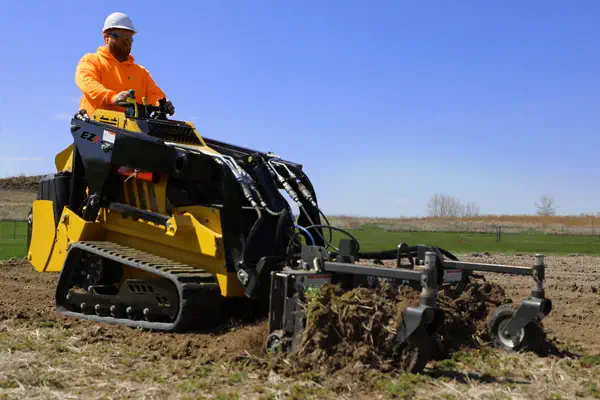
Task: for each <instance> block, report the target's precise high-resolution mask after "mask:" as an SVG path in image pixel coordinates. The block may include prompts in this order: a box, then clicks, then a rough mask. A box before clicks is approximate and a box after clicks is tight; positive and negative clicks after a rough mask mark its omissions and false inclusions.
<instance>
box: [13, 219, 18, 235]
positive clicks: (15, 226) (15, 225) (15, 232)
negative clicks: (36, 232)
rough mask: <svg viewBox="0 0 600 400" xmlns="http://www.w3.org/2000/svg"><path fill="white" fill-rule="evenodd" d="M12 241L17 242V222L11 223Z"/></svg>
mask: <svg viewBox="0 0 600 400" xmlns="http://www.w3.org/2000/svg"><path fill="white" fill-rule="evenodd" d="M13 240H17V220H14V221H13Z"/></svg>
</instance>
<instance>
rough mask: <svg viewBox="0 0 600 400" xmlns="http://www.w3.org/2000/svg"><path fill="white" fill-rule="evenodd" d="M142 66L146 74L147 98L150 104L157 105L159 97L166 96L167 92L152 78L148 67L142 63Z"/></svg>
mask: <svg viewBox="0 0 600 400" xmlns="http://www.w3.org/2000/svg"><path fill="white" fill-rule="evenodd" d="M140 68H141V69H142V70H143V71H144V73H145V74H146V95H147V99H146V100H147V101H148V104H154V105H157V104H158V99H162V98H166V97H167V95H166V94H165V92H163V91H162V89H161V88H160V87H158V85H157V84H156V82H154V79H152V76H151V75H150V72H149V71H148V70H147V69H146V68H144V67H142V66H141V65H140Z"/></svg>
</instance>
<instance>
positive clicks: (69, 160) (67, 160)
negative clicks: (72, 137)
mask: <svg viewBox="0 0 600 400" xmlns="http://www.w3.org/2000/svg"><path fill="white" fill-rule="evenodd" d="M54 165H56V171H59V172H60V171H69V172H70V171H71V167H72V165H73V145H72V144H71V145H69V147H67V148H66V149H64V150H63V151H61V152H60V153H58V154H57V155H56V157H54Z"/></svg>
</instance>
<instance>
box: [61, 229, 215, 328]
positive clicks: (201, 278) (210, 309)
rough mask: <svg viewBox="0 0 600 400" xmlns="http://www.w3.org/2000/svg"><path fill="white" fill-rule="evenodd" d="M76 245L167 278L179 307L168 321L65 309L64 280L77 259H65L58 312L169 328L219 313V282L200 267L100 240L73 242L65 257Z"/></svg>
mask: <svg viewBox="0 0 600 400" xmlns="http://www.w3.org/2000/svg"><path fill="white" fill-rule="evenodd" d="M76 249H79V250H83V251H85V252H88V253H92V254H96V255H99V256H102V257H104V258H108V259H112V260H114V261H116V262H119V263H122V264H124V265H126V266H129V267H131V268H139V269H140V270H143V271H146V272H150V273H153V274H156V275H158V276H160V277H163V278H166V279H168V280H170V281H171V282H172V283H173V284H174V285H175V287H176V288H177V292H178V296H179V309H178V312H177V317H176V318H175V320H174V321H172V322H170V323H169V322H151V321H146V320H132V319H128V318H115V317H112V316H99V315H95V314H85V313H82V312H76V311H71V310H68V309H67V308H65V306H64V304H63V303H64V302H65V301H66V300H65V297H66V294H67V292H68V291H69V289H71V287H68V286H67V284H66V282H68V281H70V279H69V277H70V274H72V273H73V271H72V269H73V266H75V265H77V263H76V262H75V263H74V262H67V263H65V268H63V270H62V271H61V274H60V278H59V283H58V285H57V288H56V307H57V312H58V313H59V314H61V315H66V316H70V317H76V318H81V319H88V320H93V321H98V322H106V323H110V324H120V325H127V326H131V327H136V328H137V327H139V328H145V329H152V330H160V331H171V332H174V331H178V332H179V331H185V330H190V329H194V328H198V327H200V326H202V325H203V324H205V323H206V322H207V321H213V320H215V319H217V318H218V316H219V313H220V310H221V307H220V306H221V303H222V297H221V291H220V288H219V284H218V282H217V279H216V276H214V275H212V274H210V273H208V272H206V271H205V270H203V269H199V268H195V267H192V266H189V265H186V264H182V263H179V262H175V261H172V260H169V259H166V258H163V257H159V256H156V255H154V254H151V253H147V252H143V251H140V250H137V249H134V248H131V247H126V246H121V245H119V244H116V243H112V242H101V241H92V242H90V241H88V242H77V243H73V244H71V246H70V247H69V254H67V258H68V257H69V255H70V253H71V252H72V251H74V250H76ZM69 265H70V266H71V267H69ZM69 268H70V269H71V270H69Z"/></svg>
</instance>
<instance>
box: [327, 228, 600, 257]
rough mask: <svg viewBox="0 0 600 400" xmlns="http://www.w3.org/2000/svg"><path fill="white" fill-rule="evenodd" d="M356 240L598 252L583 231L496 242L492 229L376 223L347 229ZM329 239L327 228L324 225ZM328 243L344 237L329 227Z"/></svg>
mask: <svg viewBox="0 0 600 400" xmlns="http://www.w3.org/2000/svg"><path fill="white" fill-rule="evenodd" d="M347 231H348V232H349V233H350V234H352V235H353V236H354V237H356V239H357V240H358V241H359V242H360V249H361V251H377V250H389V249H394V248H396V247H397V246H398V245H399V244H400V243H402V242H405V243H407V244H408V245H409V246H412V245H416V244H427V245H433V246H438V247H441V248H444V249H446V250H448V251H451V252H454V253H469V252H483V251H488V252H491V253H543V254H555V255H561V254H562V255H564V254H572V253H580V254H587V255H598V254H600V239H599V237H598V236H592V235H589V236H585V235H564V236H561V235H549V234H541V233H532V234H531V235H529V234H528V233H522V234H520V233H503V234H502V235H501V238H500V242H498V241H497V240H496V234H495V233H476V232H462V233H455V232H394V231H386V230H383V229H381V228H378V227H372V226H365V227H362V228H359V229H347ZM323 233H324V236H325V239H326V240H329V231H328V230H327V229H324V232H323ZM332 236H333V242H332V244H333V245H334V246H336V247H337V244H338V241H339V239H341V238H345V237H348V236H346V235H344V234H343V233H341V232H337V231H333V235H332Z"/></svg>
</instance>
